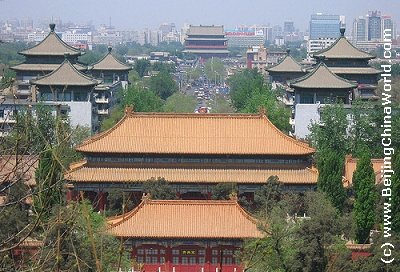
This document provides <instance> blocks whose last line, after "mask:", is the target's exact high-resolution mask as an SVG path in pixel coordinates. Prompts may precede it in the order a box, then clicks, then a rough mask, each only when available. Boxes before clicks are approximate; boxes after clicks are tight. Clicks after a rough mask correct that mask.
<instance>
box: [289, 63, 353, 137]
mask: <svg viewBox="0 0 400 272" xmlns="http://www.w3.org/2000/svg"><path fill="white" fill-rule="evenodd" d="M290 87H292V88H294V93H295V135H296V136H297V137H300V138H304V137H306V136H307V134H308V133H309V129H308V127H309V125H310V123H311V122H312V121H319V120H320V112H319V111H320V107H321V105H323V104H331V103H336V102H343V103H344V104H345V105H349V104H350V103H351V99H352V97H353V90H354V89H355V88H356V87H357V84H356V83H355V82H353V81H349V80H347V79H344V78H341V77H339V76H337V75H335V74H334V73H333V72H331V71H330V69H328V67H327V66H326V65H325V64H324V63H323V62H321V63H320V64H318V66H317V67H316V68H314V70H313V71H311V72H310V73H308V74H307V75H305V76H303V77H300V78H297V79H294V80H292V81H291V82H290ZM311 120H312V121H311Z"/></svg>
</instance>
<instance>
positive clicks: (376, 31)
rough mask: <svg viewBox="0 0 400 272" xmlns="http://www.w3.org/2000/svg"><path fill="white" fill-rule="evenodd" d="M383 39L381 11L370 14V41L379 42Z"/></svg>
mask: <svg viewBox="0 0 400 272" xmlns="http://www.w3.org/2000/svg"><path fill="white" fill-rule="evenodd" d="M381 39H382V20H381V12H380V11H370V12H368V40H369V41H374V40H376V41H379V40H381Z"/></svg>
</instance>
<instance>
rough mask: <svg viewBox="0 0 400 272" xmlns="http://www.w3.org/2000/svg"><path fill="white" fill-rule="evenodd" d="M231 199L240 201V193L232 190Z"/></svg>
mask: <svg viewBox="0 0 400 272" xmlns="http://www.w3.org/2000/svg"><path fill="white" fill-rule="evenodd" d="M229 199H230V200H232V201H234V202H238V200H239V198H238V195H237V193H236V192H231V193H230V194H229Z"/></svg>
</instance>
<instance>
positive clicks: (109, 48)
mask: <svg viewBox="0 0 400 272" xmlns="http://www.w3.org/2000/svg"><path fill="white" fill-rule="evenodd" d="M107 49H108V53H111V50H112V47H111V45H109V46H108V48H107Z"/></svg>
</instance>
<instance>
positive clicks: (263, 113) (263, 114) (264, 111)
mask: <svg viewBox="0 0 400 272" xmlns="http://www.w3.org/2000/svg"><path fill="white" fill-rule="evenodd" d="M258 113H259V114H260V115H261V116H267V109H266V108H265V107H264V106H261V107H260V108H259V109H258Z"/></svg>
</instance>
